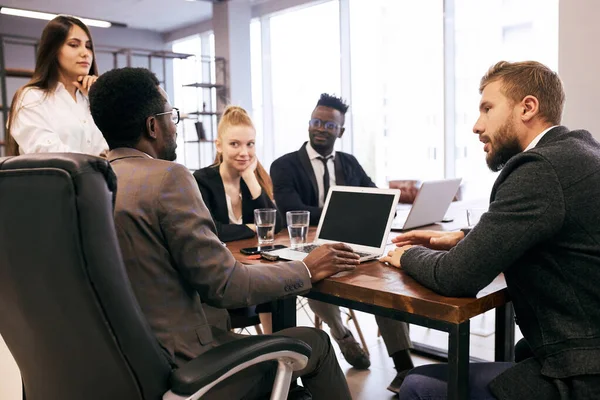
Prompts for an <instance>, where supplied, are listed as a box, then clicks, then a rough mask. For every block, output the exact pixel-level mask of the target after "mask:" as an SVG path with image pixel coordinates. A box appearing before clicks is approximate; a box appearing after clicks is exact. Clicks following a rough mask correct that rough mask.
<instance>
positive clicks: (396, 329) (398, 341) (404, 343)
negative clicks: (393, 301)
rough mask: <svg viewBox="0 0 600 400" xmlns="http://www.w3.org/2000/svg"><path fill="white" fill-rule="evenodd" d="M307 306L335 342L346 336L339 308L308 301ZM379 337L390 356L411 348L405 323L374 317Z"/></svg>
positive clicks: (346, 331) (346, 329)
mask: <svg viewBox="0 0 600 400" xmlns="http://www.w3.org/2000/svg"><path fill="white" fill-rule="evenodd" d="M308 305H309V306H310V308H311V310H313V312H314V313H315V315H317V316H318V317H319V318H321V319H322V320H323V322H325V323H326V324H327V326H329V329H330V331H331V335H332V336H333V338H334V339H335V340H340V339H342V338H344V337H345V336H346V335H348V333H349V331H348V328H346V327H345V326H344V324H343V323H342V317H341V315H340V308H339V307H338V306H336V305H333V304H329V303H323V302H321V301H317V300H312V299H308ZM375 320H376V321H377V325H379V331H380V332H381V337H382V338H383V342H384V343H385V347H387V351H388V354H389V355H390V356H391V355H392V354H394V353H396V352H397V351H400V350H406V349H410V348H411V342H410V337H409V335H408V325H407V324H406V322H400V321H396V320H393V319H390V318H384V317H380V316H377V315H376V316H375Z"/></svg>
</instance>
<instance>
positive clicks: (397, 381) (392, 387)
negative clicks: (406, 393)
mask: <svg viewBox="0 0 600 400" xmlns="http://www.w3.org/2000/svg"><path fill="white" fill-rule="evenodd" d="M408 371H410V369H405V370H404V371H400V372H398V373H397V374H396V377H395V378H394V380H393V381H392V383H390V384H389V386H388V387H387V390H389V391H390V392H393V393H396V394H398V393H400V386H402V382H404V378H406V374H408Z"/></svg>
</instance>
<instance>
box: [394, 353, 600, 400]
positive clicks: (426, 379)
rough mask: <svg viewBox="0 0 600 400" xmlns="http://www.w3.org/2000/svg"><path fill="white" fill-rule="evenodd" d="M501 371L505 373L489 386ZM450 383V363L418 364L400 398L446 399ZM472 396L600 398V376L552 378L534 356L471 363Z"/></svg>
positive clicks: (535, 399) (478, 399) (479, 398)
mask: <svg viewBox="0 0 600 400" xmlns="http://www.w3.org/2000/svg"><path fill="white" fill-rule="evenodd" d="M500 374H503V376H502V377H500V378H499V379H498V380H496V381H494V382H493V383H492V384H491V385H490V383H491V382H492V381H493V380H494V379H495V378H496V377H497V376H498V375H500ZM447 382H448V365H447V364H437V365H424V366H421V367H417V368H414V369H412V370H411V371H410V372H409V373H408V375H407V376H406V379H404V382H403V384H402V386H401V388H400V393H399V397H400V399H402V400H417V399H418V400H425V399H426V400H443V399H446V398H447V390H448V385H447ZM492 393H493V394H492ZM469 399H471V400H475V399H476V400H487V399H501V400H505V399H506V400H508V399H511V400H512V399H515V400H517V399H518V400H520V399H528V400H538V399H539V400H592V399H600V375H579V376H572V377H569V378H565V379H552V378H549V377H546V376H543V375H542V374H541V364H540V363H539V361H537V360H536V359H535V358H528V359H526V360H525V361H523V362H521V363H519V364H514V363H473V364H470V365H469Z"/></svg>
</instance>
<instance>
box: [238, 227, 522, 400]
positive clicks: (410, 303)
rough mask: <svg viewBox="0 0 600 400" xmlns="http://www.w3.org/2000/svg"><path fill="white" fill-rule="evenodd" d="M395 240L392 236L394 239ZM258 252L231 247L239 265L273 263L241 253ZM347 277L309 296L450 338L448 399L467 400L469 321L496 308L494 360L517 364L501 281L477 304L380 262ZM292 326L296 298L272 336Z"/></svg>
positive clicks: (280, 305)
mask: <svg viewBox="0 0 600 400" xmlns="http://www.w3.org/2000/svg"><path fill="white" fill-rule="evenodd" d="M445 225H446V224H445ZM429 228H431V227H429ZM454 228H456V227H448V226H446V227H445V229H454ZM438 229H439V227H438ZM315 233H316V229H315V228H311V229H310V231H309V234H308V241H309V242H310V241H312V240H313V238H314V236H315ZM394 235H395V234H394V232H392V233H391V234H390V239H391V237H393V236H394ZM275 243H278V244H284V245H286V246H289V245H290V243H289V238H288V233H287V230H284V231H281V232H280V233H279V234H277V235H276V237H275ZM253 246H256V239H255V238H253V239H246V240H240V241H236V242H230V243H227V247H228V248H229V250H231V252H232V253H233V255H234V256H235V258H236V259H237V260H238V261H240V262H243V263H246V264H259V263H263V262H268V261H265V260H251V259H248V256H245V255H243V254H241V253H240V249H242V248H244V247H253ZM390 248H393V246H391V247H390ZM386 251H387V250H386ZM342 275H343V276H340V277H335V278H333V277H332V278H328V279H325V280H323V281H321V282H319V283H317V284H316V285H314V286H313V288H312V289H311V290H310V292H308V293H306V294H305V295H304V296H305V297H308V298H312V299H315V300H320V301H324V302H327V303H331V304H336V305H339V306H343V307H348V308H352V309H354V310H359V311H363V312H367V313H370V314H375V315H381V316H384V317H389V318H394V319H397V320H400V321H405V322H408V323H411V324H416V325H421V326H424V327H428V328H432V329H437V330H440V331H444V332H448V334H449V335H448V355H447V357H448V363H449V368H450V371H449V376H448V398H449V399H467V398H468V379H469V376H468V366H469V335H470V323H469V320H470V318H473V317H475V316H477V315H479V314H483V313H484V312H486V311H488V310H491V309H494V308H495V309H496V334H495V360H496V361H512V360H513V359H514V321H513V318H514V315H513V309H512V306H511V304H510V299H509V296H508V291H507V289H506V283H505V281H504V276H502V275H501V276H499V277H497V278H496V279H495V280H494V281H493V282H492V283H490V284H489V285H488V286H487V287H486V288H484V289H483V290H481V291H480V292H479V293H478V295H477V297H476V298H452V297H444V296H441V295H439V294H436V293H434V292H432V291H431V290H429V289H427V288H425V287H424V286H422V285H421V284H419V283H417V282H416V281H415V280H414V279H412V278H411V277H410V276H408V275H407V274H406V273H405V272H404V271H402V270H399V269H396V268H394V267H391V266H389V265H386V264H384V263H381V262H379V261H369V262H366V263H363V264H361V265H359V266H358V267H357V268H356V269H355V270H354V271H352V272H345V273H343V274H342ZM293 326H296V298H295V297H293V298H286V299H282V300H277V301H275V302H273V330H275V331H277V330H280V329H284V328H289V327H293Z"/></svg>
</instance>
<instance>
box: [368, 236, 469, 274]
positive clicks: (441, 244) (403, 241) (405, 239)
mask: <svg viewBox="0 0 600 400" xmlns="http://www.w3.org/2000/svg"><path fill="white" fill-rule="evenodd" d="M464 237H465V234H464V233H463V232H462V231H457V232H439V231H420V230H416V231H410V232H406V233H401V234H400V235H398V236H396V237H395V238H393V239H392V243H395V244H396V246H397V247H398V248H397V249H394V250H392V251H390V252H388V254H387V256H385V257H382V258H380V259H379V261H381V262H386V263H388V264H390V265H393V266H394V267H397V268H402V264H401V263H400V260H401V259H402V255H403V254H404V252H405V251H406V250H408V249H410V248H411V247H413V246H424V247H428V248H430V249H433V250H450V249H451V248H453V247H454V246H456V244H457V243H458V242H460V241H461V240H462V239H463V238H464Z"/></svg>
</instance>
